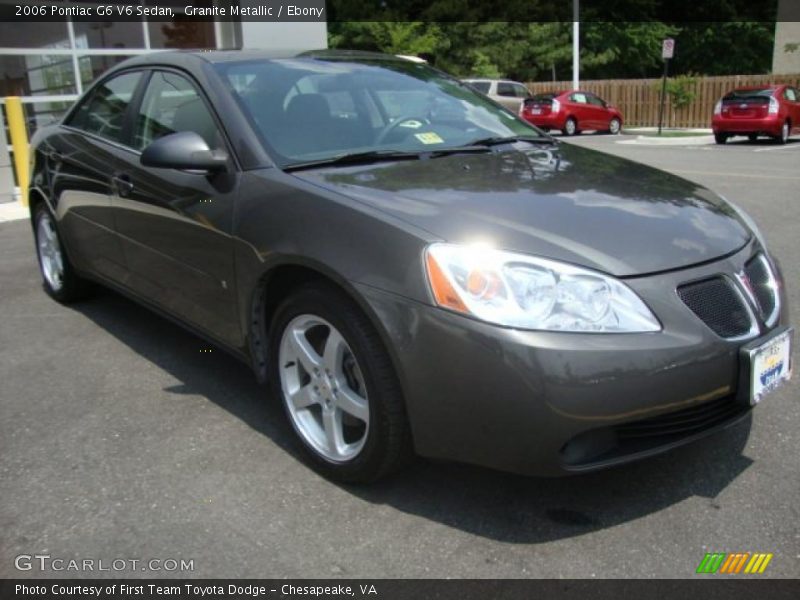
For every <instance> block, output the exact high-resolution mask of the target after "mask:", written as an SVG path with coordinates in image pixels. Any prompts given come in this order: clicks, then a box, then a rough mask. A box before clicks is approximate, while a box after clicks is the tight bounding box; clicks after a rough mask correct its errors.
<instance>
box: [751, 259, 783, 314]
mask: <svg viewBox="0 0 800 600" xmlns="http://www.w3.org/2000/svg"><path fill="white" fill-rule="evenodd" d="M744 272H745V275H746V276H747V280H748V281H749V283H750V291H751V292H752V294H753V298H754V300H755V304H756V308H757V309H758V313H759V316H760V317H761V318H762V319H763V320H764V322H765V323H767V325H772V324H773V322H774V321H775V319H776V318H777V316H778V286H777V283H776V281H775V277H774V276H773V274H772V269H771V268H770V266H769V263H768V262H767V257H766V256H764V255H763V254H759V255H758V256H756V257H754V258H753V259H751V260H750V262H748V263H747V264H746V265H745V267H744Z"/></svg>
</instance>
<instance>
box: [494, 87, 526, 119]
mask: <svg viewBox="0 0 800 600" xmlns="http://www.w3.org/2000/svg"><path fill="white" fill-rule="evenodd" d="M517 94H518V92H517V89H516V88H515V84H514V83H512V82H511V81H498V82H497V98H495V99H496V100H497V101H498V102H499V103H500V104H502V105H503V106H505V107H506V108H507V109H509V110H512V111H514V112H515V113H516V112H518V111H519V105H520V104H522V98H520V97H519V96H518V95H517Z"/></svg>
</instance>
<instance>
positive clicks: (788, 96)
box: [783, 87, 797, 102]
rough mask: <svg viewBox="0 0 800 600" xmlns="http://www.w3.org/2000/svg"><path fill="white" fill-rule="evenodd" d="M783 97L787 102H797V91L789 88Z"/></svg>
mask: <svg viewBox="0 0 800 600" xmlns="http://www.w3.org/2000/svg"><path fill="white" fill-rule="evenodd" d="M783 96H784V97H785V98H786V99H787V100H791V101H792V102H797V92H796V91H795V89H794V88H790V87H787V88H786V89H785V90H784V92H783Z"/></svg>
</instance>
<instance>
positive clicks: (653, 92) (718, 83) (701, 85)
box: [527, 74, 800, 127]
mask: <svg viewBox="0 0 800 600" xmlns="http://www.w3.org/2000/svg"><path fill="white" fill-rule="evenodd" d="M770 83H775V84H780V83H788V84H790V85H793V86H795V87H797V88H800V74H797V75H726V76H722V77H700V76H698V77H696V78H695V85H694V92H695V97H694V100H693V101H692V102H691V103H690V104H689V105H688V106H685V107H683V108H681V109H679V110H675V109H674V108H673V107H672V106H671V104H670V98H669V95H667V101H666V104H665V107H664V126H665V127H711V116H712V114H713V112H714V104H716V102H717V100H719V99H720V98H721V97H722V96H723V95H724V94H725V93H726V92H728V91H730V90H732V89H734V88H737V87H746V86H751V85H764V84H770ZM527 85H528V88H529V89H530V90H531V92H533V93H534V94H538V93H541V92H551V91H556V90H569V89H572V82H571V81H556V82H543V81H536V82H530V83H528V84H527ZM580 87H581V89H582V90H586V91H587V92H594V93H595V94H597V95H598V96H600V97H601V98H602V99H603V100H605V101H606V102H608V103H609V104H613V105H615V106H616V107H617V108H619V109H620V110H621V111H622V115H623V118H624V120H625V125H628V126H631V127H634V126H640V127H652V126H656V125H658V109H659V100H660V96H661V79H604V80H596V81H581V82H580Z"/></svg>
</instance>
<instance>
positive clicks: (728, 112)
mask: <svg viewBox="0 0 800 600" xmlns="http://www.w3.org/2000/svg"><path fill="white" fill-rule="evenodd" d="M711 128H712V129H713V130H714V138H715V139H716V141H717V143H718V144H724V143H725V142H727V141H728V138H729V137H732V136H734V135H746V136H747V137H748V138H750V141H755V140H756V138H758V136H760V135H768V136H770V137H773V138H775V140H776V141H777V142H778V143H779V144H785V143H786V141H787V140H788V139H789V136H790V135H792V134H793V133H800V92H798V90H797V88H794V87H792V86H790V85H768V86H761V87H748V88H741V89H738V90H733V91H732V92H728V93H727V94H725V95H724V96H723V97H722V99H721V100H719V102H717V105H716V106H715V107H714V118H713V119H712V121H711Z"/></svg>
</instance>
